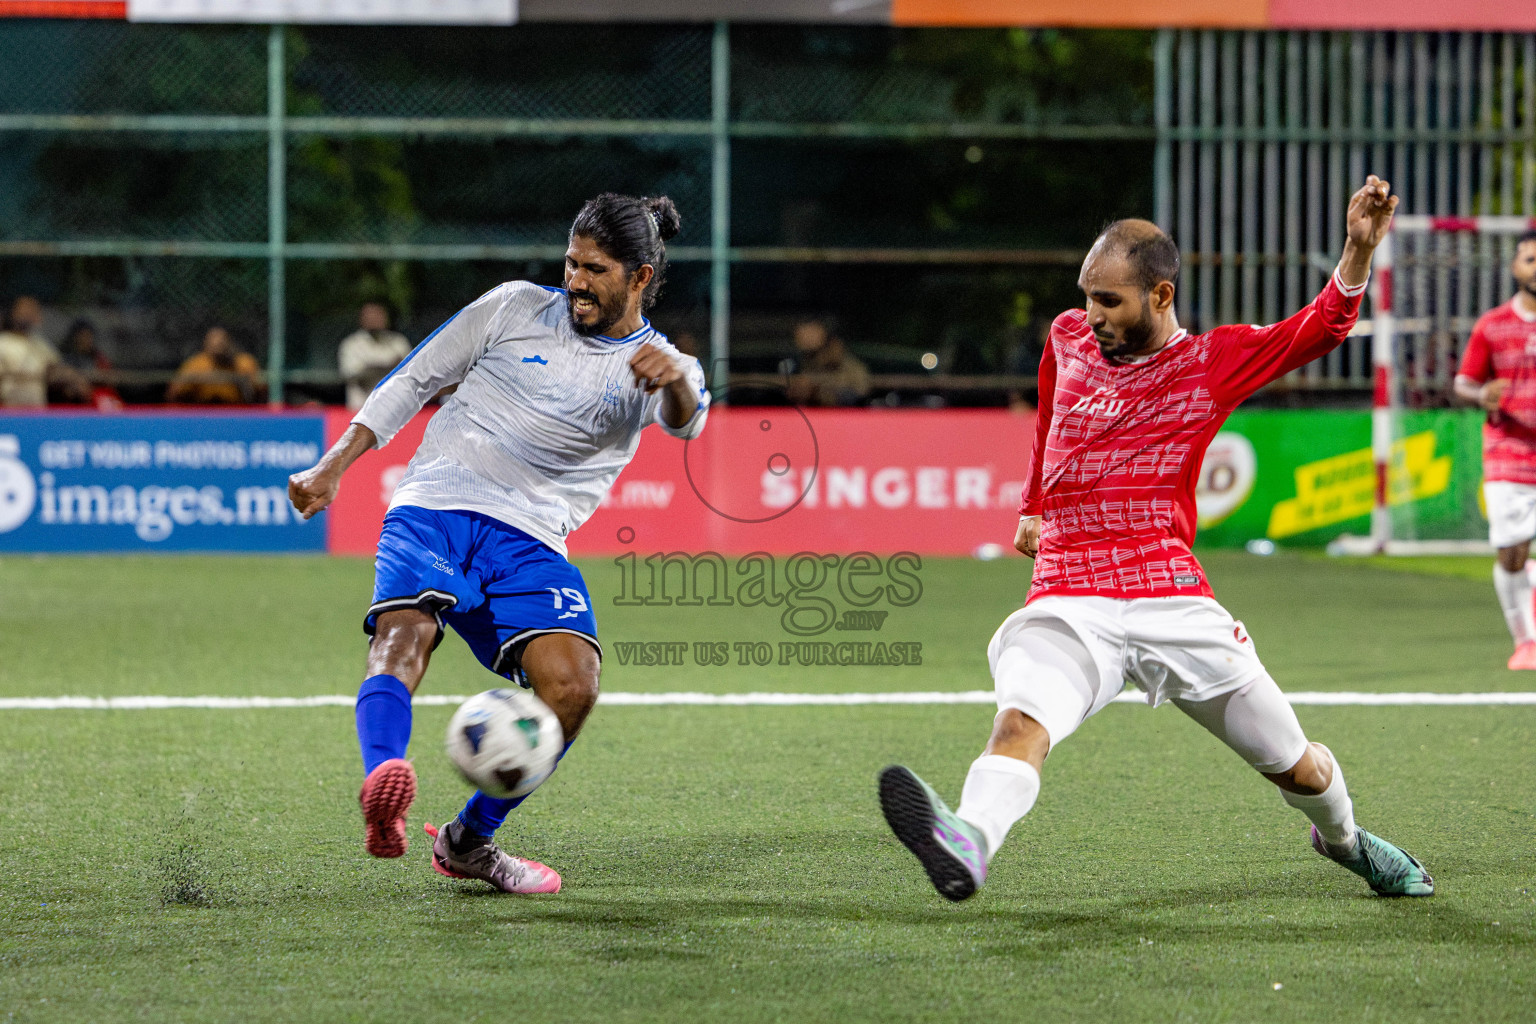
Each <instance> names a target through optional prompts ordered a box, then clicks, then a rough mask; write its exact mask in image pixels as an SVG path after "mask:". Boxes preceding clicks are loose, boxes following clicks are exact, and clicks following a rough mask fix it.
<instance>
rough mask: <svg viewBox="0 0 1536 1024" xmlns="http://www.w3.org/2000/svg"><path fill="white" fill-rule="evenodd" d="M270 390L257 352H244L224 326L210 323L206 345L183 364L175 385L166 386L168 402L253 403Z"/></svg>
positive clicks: (173, 381) (177, 374) (204, 341)
mask: <svg viewBox="0 0 1536 1024" xmlns="http://www.w3.org/2000/svg"><path fill="white" fill-rule="evenodd" d="M266 394H267V385H266V381H264V380H262V377H261V365H260V364H259V363H257V362H256V359H255V357H254V356H252V355H251V354H250V353H248V352H242V351H240V350H239V349H238V348H236V347H235V343H234V342H233V341H231V340H230V337H229V332H228V331H226V330H225V329H224V328H222V327H210V328H208V333H207V334H205V335H203V348H202V351H200V352H198V353H197V354H196V355H194V356H193V357H192V358H190V359H188V360H187V361H186V362H184V363H182V364H181V369H179V370H177V371H176V376H175V377H174V378H172V380H171V386H170V387H168V388H166V391H165V400H166V401H167V402H192V403H195V404H198V405H217V404H220V403H225V404H229V405H241V404H249V403H251V402H257V401H260V400H261V399H262V398H265V397H266Z"/></svg>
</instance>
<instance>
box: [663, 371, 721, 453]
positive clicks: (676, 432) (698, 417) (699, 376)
mask: <svg viewBox="0 0 1536 1024" xmlns="http://www.w3.org/2000/svg"><path fill="white" fill-rule="evenodd" d="M686 373H687V375H688V383H689V385H690V386H691V387H692V388H693V393H694V396H695V397H696V398H697V399H698V400H699V407H698V408H697V409H695V410H693V419H691V420H689V421H688V422H687V423H684V424H683V425H682V426H680V427H674V426H672V425H670V424H669V423H667V421H666V420H665V419H663V418H662V415H661V392H660V391H658V392H656V396H655V399H654V401H655V403H656V411H655V413H653V415H654V417H655V419H656V425H657V426H659V427H660V428H661V429H662V430H665V431H666V432H667V433H669V434H671V435H672V436H673V437H680V438H682V439H683V440H684V441H692V440H693V439H694V438H696V437H698V436H699V435H700V434H701V433H703V432H704V421H705V420H707V419H708V418H709V387H708V385H706V384H705V383H704V368H703V367H702V366H700V365H699V361H698V360H697V359H694V358H692V357H691V356H690V357H689V358H688V369H687V371H686Z"/></svg>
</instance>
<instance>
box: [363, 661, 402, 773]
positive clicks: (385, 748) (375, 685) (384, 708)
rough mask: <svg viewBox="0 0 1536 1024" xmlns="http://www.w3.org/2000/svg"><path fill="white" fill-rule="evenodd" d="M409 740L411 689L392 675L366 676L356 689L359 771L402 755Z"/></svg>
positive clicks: (373, 767) (365, 770)
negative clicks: (361, 758)
mask: <svg viewBox="0 0 1536 1024" xmlns="http://www.w3.org/2000/svg"><path fill="white" fill-rule="evenodd" d="M410 741H411V691H410V690H407V689H406V688H405V684H404V683H402V682H401V681H400V680H398V679H396V678H395V677H394V676H369V677H368V678H367V679H364V680H363V686H362V689H360V690H358V691H357V743H358V746H360V747H362V748H363V773H364V774H365V775H366V774H367V773H368V772H371V771H373V770H374V769H375V768H377V767H378V766H379V765H381V764H383V763H384V762H385V761H388V760H390V759H391V758H395V757H404V756H405V746H406V744H407V743H409V742H410Z"/></svg>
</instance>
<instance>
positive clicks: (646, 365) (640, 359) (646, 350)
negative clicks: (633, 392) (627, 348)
mask: <svg viewBox="0 0 1536 1024" xmlns="http://www.w3.org/2000/svg"><path fill="white" fill-rule="evenodd" d="M629 369H630V371H631V372H632V373H634V375H635V387H637V388H644V389H645V391H646V394H650V393H651V392H652V391H655V390H656V389H657V388H664V387H666V386H667V385H668V384H672V383H675V382H676V381H680V380H682V379H683V376H684V374H683V367H682V366H681V365H680V364H679V362H678V361H677V360H675V359H673V358H672V357H671V356H670V355H668V354H667V353H666V352H664V351H662V350H661V349H659V348H657V347H656V346H654V345H651V344H649V343H647V344H644V345H641V346H640V347H639V348H638V349H636V350H635V355H634V358H632V359H631V360H630V361H629Z"/></svg>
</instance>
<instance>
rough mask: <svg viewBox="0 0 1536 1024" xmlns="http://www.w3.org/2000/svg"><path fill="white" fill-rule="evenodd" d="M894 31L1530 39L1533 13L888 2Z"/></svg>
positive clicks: (1486, 7)
mask: <svg viewBox="0 0 1536 1024" xmlns="http://www.w3.org/2000/svg"><path fill="white" fill-rule="evenodd" d="M891 20H892V21H893V22H894V23H895V24H897V25H930V26H932V25H952V26H972V27H980V26H1012V25H1019V26H1036V25H1038V26H1058V27H1066V26H1082V27H1094V28H1280V29H1380V30H1390V31H1430V32H1444V31H1485V32H1532V31H1536V6H1533V5H1531V4H1523V3H1516V2H1512V0H1457V2H1456V3H1449V2H1447V0H1397V2H1395V3H1393V4H1392V5H1391V7H1390V9H1385V8H1382V7H1380V6H1375V5H1371V4H1368V3H1364V2H1362V0H1354V2H1350V3H1339V2H1337V0H1160V2H1157V3H1148V2H1146V0H1099V2H1098V3H1086V4H1085V3H1083V2H1082V0H891Z"/></svg>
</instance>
